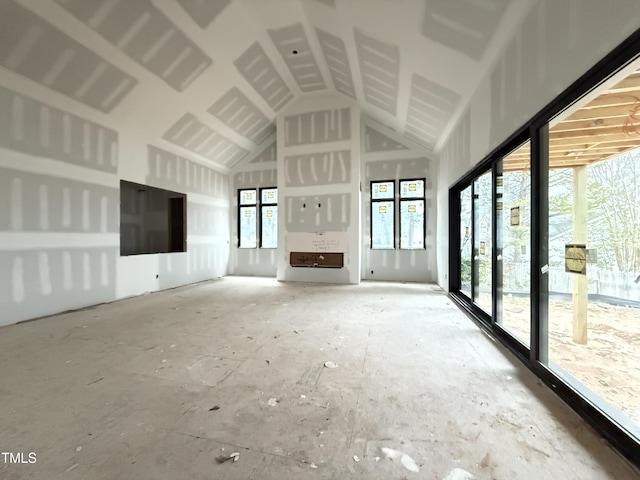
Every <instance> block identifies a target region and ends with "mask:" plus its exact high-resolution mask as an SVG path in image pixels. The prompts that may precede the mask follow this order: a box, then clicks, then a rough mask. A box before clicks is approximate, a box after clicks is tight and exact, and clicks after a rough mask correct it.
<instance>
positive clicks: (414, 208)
mask: <svg viewBox="0 0 640 480" xmlns="http://www.w3.org/2000/svg"><path fill="white" fill-rule="evenodd" d="M400 248H407V249H412V248H424V200H402V201H401V202H400Z"/></svg>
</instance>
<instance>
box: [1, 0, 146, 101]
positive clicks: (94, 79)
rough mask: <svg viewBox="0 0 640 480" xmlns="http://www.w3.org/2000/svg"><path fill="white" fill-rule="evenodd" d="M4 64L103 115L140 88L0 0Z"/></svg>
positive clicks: (33, 17)
mask: <svg viewBox="0 0 640 480" xmlns="http://www.w3.org/2000/svg"><path fill="white" fill-rule="evenodd" d="M0 65H2V66H4V67H6V68H8V69H9V70H12V71H14V72H16V73H18V74H20V75H23V76H25V77H27V78H29V79H31V80H33V81H35V82H38V83H40V84H42V85H44V86H46V87H49V88H51V89H52V90H55V91H57V92H60V93H62V94H64V95H67V96H69V97H71V98H73V99H74V100H77V101H78V102H81V103H83V104H85V105H88V106H90V107H92V108H95V109H98V110H100V111H103V112H110V111H111V110H112V109H113V108H114V107H115V106H116V105H117V104H118V103H119V102H120V101H121V100H122V99H123V98H124V97H125V95H127V94H128V93H129V91H130V90H131V89H132V88H133V87H134V86H135V85H136V83H137V80H136V79H135V78H133V77H132V76H131V75H128V74H127V73H125V72H124V71H122V70H120V69H119V68H118V67H116V66H114V65H112V64H111V63H109V62H108V61H107V60H105V59H104V58H102V57H100V56H98V55H97V54H95V53H94V52H92V51H91V50H89V49H88V48H87V47H85V46H84V45H81V44H80V43H78V42H76V41H75V40H73V39H72V38H71V37H69V36H68V35H67V34H65V33H63V32H61V31H59V30H58V29H56V28H55V27H53V26H52V25H50V24H49V23H47V22H45V21H44V20H43V19H41V18H40V17H38V16H37V15H35V14H34V13H32V12H31V11H29V10H27V9H25V8H24V7H22V6H21V5H18V4H17V3H16V2H14V1H13V0H2V1H0Z"/></svg>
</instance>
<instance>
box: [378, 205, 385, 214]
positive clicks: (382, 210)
mask: <svg viewBox="0 0 640 480" xmlns="http://www.w3.org/2000/svg"><path fill="white" fill-rule="evenodd" d="M378 212H380V213H387V207H382V206H381V207H378Z"/></svg>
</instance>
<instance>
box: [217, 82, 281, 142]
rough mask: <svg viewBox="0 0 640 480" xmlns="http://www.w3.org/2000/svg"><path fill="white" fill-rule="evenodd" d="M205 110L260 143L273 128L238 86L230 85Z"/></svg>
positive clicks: (244, 135)
mask: <svg viewBox="0 0 640 480" xmlns="http://www.w3.org/2000/svg"><path fill="white" fill-rule="evenodd" d="M207 111H208V112H209V113H210V114H211V115H213V116H214V117H216V118H218V119H219V120H220V121H221V122H222V123H224V124H225V125H227V126H228V127H229V128H231V129H232V130H235V131H236V132H238V133H239V134H240V135H242V136H243V137H246V138H248V139H249V140H251V141H252V142H254V143H260V141H261V140H264V139H265V138H266V137H267V136H268V135H269V134H271V133H273V131H274V130H275V125H273V124H272V123H271V122H270V121H269V119H268V118H267V117H266V116H265V114H264V113H262V111H261V110H260V109H259V108H258V107H257V106H256V105H255V104H253V103H252V102H251V100H249V98H247V96H246V95H245V94H244V93H242V91H241V90H240V89H239V88H238V87H232V88H231V89H230V90H229V91H228V92H227V93H225V94H224V95H223V96H222V97H220V99H219V100H218V101H216V103H214V104H213V105H212V106H211V107H210V108H209V110H207Z"/></svg>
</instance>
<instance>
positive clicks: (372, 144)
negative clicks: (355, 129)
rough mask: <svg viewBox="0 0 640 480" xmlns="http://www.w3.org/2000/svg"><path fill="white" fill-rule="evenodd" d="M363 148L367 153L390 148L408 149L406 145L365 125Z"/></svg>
mask: <svg viewBox="0 0 640 480" xmlns="http://www.w3.org/2000/svg"><path fill="white" fill-rule="evenodd" d="M364 150H365V152H367V153H370V152H388V151H392V150H408V147H407V146H406V145H403V144H402V143H400V142H396V141H395V140H393V139H391V138H389V137H388V136H386V135H385V134H384V133H380V132H379V131H378V130H376V129H375V128H371V127H370V126H369V125H367V126H366V127H365V129H364Z"/></svg>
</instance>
